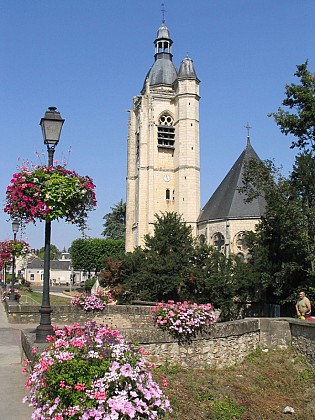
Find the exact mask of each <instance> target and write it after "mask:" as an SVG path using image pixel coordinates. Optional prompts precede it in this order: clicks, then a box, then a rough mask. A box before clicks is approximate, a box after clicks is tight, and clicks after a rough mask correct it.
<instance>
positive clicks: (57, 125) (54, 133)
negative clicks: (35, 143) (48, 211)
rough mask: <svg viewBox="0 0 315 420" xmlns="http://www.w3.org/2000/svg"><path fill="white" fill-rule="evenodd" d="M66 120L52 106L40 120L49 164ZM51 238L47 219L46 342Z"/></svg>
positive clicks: (40, 336)
mask: <svg viewBox="0 0 315 420" xmlns="http://www.w3.org/2000/svg"><path fill="white" fill-rule="evenodd" d="M64 121H65V120H63V119H62V118H61V115H60V112H58V111H57V108H56V107H54V106H51V107H49V108H48V111H46V113H45V116H44V117H43V118H42V119H41V120H40V126H41V128H42V132H43V138H44V144H46V145H47V152H48V166H53V164H54V160H53V159H54V153H55V147H56V146H57V144H58V142H59V137H60V133H61V128H62V125H63V123H64ZM50 238H51V221H50V220H46V221H45V254H44V279H43V298H42V306H41V307H40V309H39V313H40V324H39V325H38V327H37V328H36V340H35V342H36V343H45V342H46V337H47V336H48V335H53V327H52V325H51V312H52V309H51V306H50V296H49V280H50V278H49V277H50Z"/></svg>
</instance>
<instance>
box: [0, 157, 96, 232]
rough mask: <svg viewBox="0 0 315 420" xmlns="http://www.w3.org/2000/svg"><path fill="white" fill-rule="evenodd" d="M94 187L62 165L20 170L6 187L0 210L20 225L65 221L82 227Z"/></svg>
mask: <svg viewBox="0 0 315 420" xmlns="http://www.w3.org/2000/svg"><path fill="white" fill-rule="evenodd" d="M94 188H95V185H94V184H93V181H92V179H91V178H89V177H88V176H80V175H78V174H77V173H76V172H74V171H69V170H67V169H66V168H65V167H64V166H60V165H58V166H49V167H47V166H37V167H35V169H33V170H29V169H28V168H27V167H22V170H21V171H20V172H17V173H15V174H14V175H13V178H12V180H11V183H10V185H9V186H8V188H7V191H6V206H5V208H4V211H5V212H6V213H8V214H9V215H10V216H11V218H18V219H20V220H21V221H22V222H24V223H29V222H33V223H35V222H36V219H39V220H50V221H52V220H58V219H65V220H66V221H67V222H70V223H74V224H76V225H78V226H79V227H81V228H83V227H84V226H85V220H86V218H87V212H89V211H91V210H93V209H94V207H95V206H96V198H95V193H94Z"/></svg>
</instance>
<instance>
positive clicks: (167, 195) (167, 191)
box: [165, 189, 170, 200]
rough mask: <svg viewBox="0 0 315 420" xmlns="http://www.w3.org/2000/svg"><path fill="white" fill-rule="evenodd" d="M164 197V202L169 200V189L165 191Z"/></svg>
mask: <svg viewBox="0 0 315 420" xmlns="http://www.w3.org/2000/svg"><path fill="white" fill-rule="evenodd" d="M165 197H166V200H169V199H170V190H169V189H167V190H166V194H165Z"/></svg>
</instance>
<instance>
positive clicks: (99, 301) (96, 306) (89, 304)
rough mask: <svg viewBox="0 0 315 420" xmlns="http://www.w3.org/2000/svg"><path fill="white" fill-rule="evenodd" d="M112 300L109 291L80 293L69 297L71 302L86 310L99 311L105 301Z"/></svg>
mask: <svg viewBox="0 0 315 420" xmlns="http://www.w3.org/2000/svg"><path fill="white" fill-rule="evenodd" d="M111 302H113V297H112V295H111V294H110V292H103V291H102V292H98V293H96V294H92V295H90V294H87V293H81V294H80V295H78V296H74V297H73V298H72V299H71V304H72V305H73V306H76V307H77V308H81V309H83V310H84V311H86V312H101V311H103V309H104V308H105V306H106V304H107V303H111Z"/></svg>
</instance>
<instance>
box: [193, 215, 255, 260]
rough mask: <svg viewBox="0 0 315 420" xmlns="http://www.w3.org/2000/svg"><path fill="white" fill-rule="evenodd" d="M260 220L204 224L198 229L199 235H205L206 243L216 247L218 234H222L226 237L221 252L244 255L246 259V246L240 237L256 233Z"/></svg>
mask: <svg viewBox="0 0 315 420" xmlns="http://www.w3.org/2000/svg"><path fill="white" fill-rule="evenodd" d="M258 223H259V219H238V220H237V219H231V220H218V221H213V222H208V223H203V224H202V225H200V227H199V228H198V235H204V237H205V239H206V243H207V244H208V245H211V246H216V238H215V236H216V234H217V233H220V234H221V235H222V236H223V237H224V243H222V244H220V246H219V248H220V249H219V250H220V251H221V252H224V253H225V255H230V254H238V253H242V254H244V256H245V258H246V254H247V249H246V246H244V244H243V243H242V241H241V240H240V236H242V235H240V236H238V235H239V234H240V233H242V232H246V231H254V230H255V228H256V226H257V224H258Z"/></svg>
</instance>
